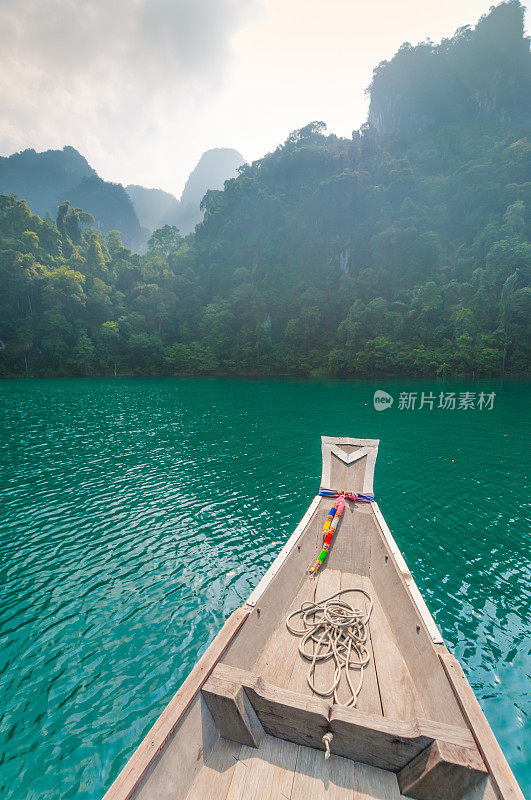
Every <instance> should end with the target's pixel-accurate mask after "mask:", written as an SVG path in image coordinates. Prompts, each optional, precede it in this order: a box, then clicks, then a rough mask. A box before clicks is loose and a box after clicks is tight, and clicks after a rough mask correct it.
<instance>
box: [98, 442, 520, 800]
mask: <svg viewBox="0 0 531 800" xmlns="http://www.w3.org/2000/svg"><path fill="white" fill-rule="evenodd" d="M322 447H323V475H322V480H321V484H322V485H323V486H327V487H329V486H332V487H334V486H342V487H347V490H348V491H354V492H364V493H367V492H368V493H371V492H372V474H373V471H374V463H375V459H376V452H377V447H378V442H377V441H373V440H365V439H355V440H354V439H331V438H330V437H324V438H323V440H322ZM330 505H331V504H330V498H328V497H327V498H323V497H321V498H319V497H316V498H314V500H313V501H312V503H311V504H310V507H309V508H308V511H307V512H306V514H305V515H304V517H303V518H302V520H301V522H300V523H299V525H298V526H297V528H296V529H295V531H294V533H293V534H292V536H291V537H290V538H289V540H288V541H287V542H286V544H285V545H284V547H283V548H282V549H281V551H280V552H279V554H278V556H277V558H276V559H275V561H274V563H273V564H272V565H271V567H270V569H269V570H268V571H267V573H266V575H264V577H263V578H262V580H261V581H260V583H259V584H258V585H257V586H256V588H255V589H254V591H253V592H252V593H251V595H250V596H249V598H248V599H247V601H246V603H245V605H244V606H242V607H241V608H240V609H237V610H236V611H234V613H233V614H232V615H231V617H230V618H229V619H228V620H227V622H226V624H225V626H224V627H223V629H222V631H221V632H220V633H219V634H218V636H217V637H216V639H215V640H214V641H213V642H212V644H211V645H210V647H209V648H208V650H207V651H206V653H205V654H204V655H203V656H202V657H201V659H200V660H199V662H198V663H197V665H196V666H195V667H194V669H193V670H192V672H191V674H190V675H189V677H188V678H187V679H186V681H185V682H184V683H183V685H182V686H181V688H180V689H179V690H178V691H177V692H176V694H175V695H174V697H173V698H172V700H171V701H170V703H169V704H168V706H167V707H166V709H165V710H164V712H163V713H162V715H161V716H160V717H159V719H158V720H157V721H156V722H155V724H154V726H153V728H152V729H151V731H150V732H149V733H148V734H147V736H146V737H145V739H144V740H143V742H142V743H141V745H140V746H139V748H138V749H137V751H136V752H135V754H134V755H133V756H132V757H131V759H130V760H129V762H128V763H127V765H126V766H125V768H124V769H123V770H122V772H121V773H120V775H119V776H118V778H117V779H116V781H115V782H114V784H113V786H112V787H111V788H110V789H109V791H108V793H107V795H106V797H105V800H133V798H134V800H321V798H323V800H324V798H327V800H347V799H348V800H400V798H402V796H403V795H407V796H408V797H412V798H417V799H418V800H465V798H466V800H495V798H496V797H500V798H503V800H523V795H522V793H521V792H520V790H519V788H518V786H517V784H516V782H515V780H514V778H513V776H512V774H511V772H510V769H509V766H508V765H507V762H506V761H505V759H504V758H503V755H502V753H501V750H500V748H499V745H498V743H497V742H496V740H495V737H494V735H493V734H492V731H491V730H490V728H489V726H488V723H487V722H486V720H485V718H484V716H483V714H482V712H481V709H480V708H479V705H478V703H477V700H476V698H475V697H474V695H473V692H472V689H471V688H470V686H469V684H468V683H467V681H466V677H465V675H464V674H463V672H462V670H461V668H460V667H459V664H458V662H457V661H456V659H455V658H454V656H452V655H451V654H450V653H449V652H448V650H447V649H446V647H445V646H444V643H443V640H442V637H441V635H440V632H439V631H438V629H437V627H436V625H435V622H434V620H433V618H432V617H431V615H430V613H429V611H428V609H427V608H426V604H425V603H424V600H423V599H422V597H421V595H420V592H419V590H418V588H417V586H416V584H415V582H414V580H413V578H412V576H411V573H410V572H409V570H408V568H407V565H406V563H405V561H404V559H403V556H402V554H401V553H400V551H399V549H398V547H397V545H396V542H395V541H394V539H393V537H392V535H391V532H390V531H389V529H388V527H387V525H386V523H385V520H384V519H383V516H382V514H381V512H380V510H379V508H378V506H377V504H376V503H375V502H372V503H370V504H368V503H357V502H349V503H347V505H346V507H345V510H344V512H343V515H342V518H341V524H340V527H339V529H338V533H337V534H336V535H335V536H334V540H333V544H332V547H331V548H330V552H329V554H328V557H327V559H326V562H325V565H324V566H323V568H322V569H321V570H320V571H319V573H318V574H317V576H316V578H315V580H311V581H310V580H308V567H309V566H310V564H312V563H313V560H314V559H315V556H316V554H317V553H318V552H319V551H320V549H321V547H322V541H323V533H322V531H323V523H324V521H325V519H326V518H327V515H328V513H329V510H330ZM345 589H363V590H364V591H365V592H368V593H369V595H370V596H371V598H372V602H373V608H372V613H371V616H370V620H369V624H368V640H367V642H366V646H367V649H368V651H369V662H368V664H367V666H366V667H365V669H364V672H363V683H362V688H361V691H360V693H359V695H358V698H357V702H356V707H355V708H344V707H343V706H342V705H341V703H343V704H344V703H345V702H346V700H347V698H348V696H349V690H348V688H347V686H346V685H344V684H346V681H345V678H344V675H343V676H342V682H343V685H342V686H340V690H339V700H340V705H338V704H336V703H334V701H333V699H332V698H331V697H330V696H327V697H322V696H320V695H318V694H317V693H316V692H314V691H313V690H312V688H311V687H310V685H309V683H308V670H309V667H310V662H309V661H308V660H307V659H304V658H303V657H302V656H301V655H300V652H299V644H300V641H301V639H300V637H299V636H297V635H295V634H293V633H291V632H290V631H289V630H288V628H287V626H286V617H287V615H288V614H290V613H291V612H293V611H297V610H299V609H300V607H301V605H302V603H303V602H305V601H315V602H321V601H323V600H325V599H327V598H329V597H330V596H331V595H334V594H335V593H337V592H338V591H340V590H345ZM358 598H359V600H356V599H354V597H353V595H350V596H347V598H345V599H347V600H348V601H349V602H353V603H354V605H355V606H358V607H360V606H361V607H364V608H365V610H367V604H368V603H369V600H368V599H367V598H366V597H364V596H363V595H362V594H360V595H358ZM294 623H295V627H299V623H298V622H297V618H295V619H294ZM333 672H334V665H333V663H332V660H329V661H328V662H324V663H323V662H320V663H318V665H317V669H316V674H315V675H314V676H313V679H314V681H315V685H316V686H317V687H320V688H323V689H324V688H326V687H330V686H331V684H332V682H333ZM352 677H353V683H354V685H357V683H358V680H357V679H358V677H359V673H357V672H355V673H354V675H353V676H352ZM325 735H330V737H331V738H330V739H329V743H330V749H331V751H332V755H331V757H330V758H329V760H328V761H327V760H325V757H324V744H323V741H324V736H325ZM487 766H488V770H487Z"/></svg>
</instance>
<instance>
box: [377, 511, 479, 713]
mask: <svg viewBox="0 0 531 800" xmlns="http://www.w3.org/2000/svg"><path fill="white" fill-rule="evenodd" d="M371 505H372V504H371ZM370 571H371V575H370V577H371V581H372V585H373V586H374V590H375V592H376V593H377V595H378V598H379V600H380V603H381V605H382V608H383V610H384V612H385V614H386V616H387V619H388V622H389V626H390V628H391V629H392V631H393V634H394V636H395V638H396V641H397V642H398V643H399V645H400V652H401V654H402V657H403V659H404V661H405V663H406V666H407V668H408V670H409V673H410V675H411V679H412V681H413V685H414V687H415V692H416V694H417V696H418V697H419V699H420V702H421V704H422V706H423V708H424V709H425V714H426V716H427V717H429V718H430V719H433V720H436V721H437V722H444V723H446V724H448V725H460V726H462V727H463V728H464V727H466V722H465V719H464V717H463V714H462V713H461V710H460V708H459V705H458V704H457V701H456V699H455V696H454V693H453V692H452V689H451V687H450V685H449V683H448V680H447V679H446V676H445V674H444V671H443V670H442V669H441V665H440V662H439V657H438V654H437V651H436V649H435V645H434V643H433V640H432V637H431V636H430V633H429V631H428V629H427V627H426V626H425V625H424V623H423V620H422V618H421V617H420V615H419V612H418V609H417V606H416V605H415V603H414V602H413V599H412V597H411V593H410V591H409V589H408V586H407V585H406V583H405V581H404V577H403V575H402V573H401V571H400V570H399V569H398V566H397V564H396V561H395V558H394V557H393V554H392V553H391V551H390V550H389V547H388V545H387V543H386V541H385V539H384V538H383V536H377V537H375V538H374V540H373V542H372V544H371V570H370Z"/></svg>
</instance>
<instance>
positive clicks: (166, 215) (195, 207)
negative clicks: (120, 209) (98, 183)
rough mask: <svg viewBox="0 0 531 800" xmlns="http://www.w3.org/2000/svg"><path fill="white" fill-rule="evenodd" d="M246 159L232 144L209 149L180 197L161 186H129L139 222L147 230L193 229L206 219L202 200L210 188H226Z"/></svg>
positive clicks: (187, 230)
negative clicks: (151, 187) (167, 227)
mask: <svg viewBox="0 0 531 800" xmlns="http://www.w3.org/2000/svg"><path fill="white" fill-rule="evenodd" d="M245 163H246V162H245V159H244V157H243V156H242V155H241V153H238V151H237V150H233V149H232V148H229V147H216V148H214V149H212V150H207V151H206V152H205V153H203V155H202V156H201V158H200V159H199V161H198V163H197V165H196V167H195V168H194V169H193V170H192V172H191V173H190V176H189V178H188V180H187V181H186V184H185V187H184V189H183V193H182V195H181V199H180V201H179V200H177V198H175V197H174V196H173V195H172V194H169V193H168V192H163V191H161V190H160V189H145V188H144V187H142V186H135V185H130V186H127V187H126V189H127V193H128V194H129V197H130V198H131V201H132V203H133V205H134V207H135V211H136V214H137V216H138V218H139V220H140V224H141V225H142V227H143V228H146V229H147V230H148V231H150V232H151V231H154V230H156V229H157V228H162V227H163V226H164V225H174V226H175V227H176V228H178V229H179V231H180V232H181V233H182V234H187V233H191V232H192V231H193V230H194V228H195V226H196V225H197V223H198V222H201V220H202V219H203V212H202V211H201V201H202V199H203V197H204V196H205V194H206V193H207V191H209V190H210V189H223V184H224V183H225V181H226V180H229V179H230V178H234V177H236V175H237V174H238V167H241V166H242V164H245Z"/></svg>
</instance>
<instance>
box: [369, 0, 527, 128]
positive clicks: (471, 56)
mask: <svg viewBox="0 0 531 800" xmlns="http://www.w3.org/2000/svg"><path fill="white" fill-rule="evenodd" d="M370 98H371V101H370V110H369V123H370V125H371V126H372V127H374V129H375V130H376V131H378V133H383V134H389V135H394V136H416V135H417V134H419V133H422V132H423V131H431V130H434V129H435V128H436V127H439V128H440V127H442V126H446V125H460V126H462V125H464V124H467V123H468V124H470V123H474V122H475V121H481V122H482V123H484V124H488V123H494V124H495V123H496V122H511V121H512V122H518V121H525V120H527V121H528V122H529V117H530V111H531V54H530V52H529V38H528V37H526V36H523V35H522V7H521V5H520V3H519V2H517V0H510V2H507V3H502V4H500V5H499V6H496V7H495V8H491V10H490V13H489V14H486V15H485V16H483V17H482V18H481V19H480V20H479V22H478V24H477V25H476V26H475V27H474V28H473V27H472V26H470V25H465V26H464V27H462V28H460V29H459V30H458V31H457V32H456V34H455V36H453V37H452V38H451V39H443V41H442V42H440V44H434V43H433V42H431V41H429V40H428V41H426V42H422V43H421V44H419V45H417V46H416V47H412V46H411V45H410V44H409V43H406V44H403V45H402V47H401V48H400V50H399V51H398V53H397V54H396V55H395V56H394V57H393V58H392V59H391V60H390V61H383V62H382V63H381V64H379V66H378V67H377V68H376V69H375V70H374V75H373V81H372V84H371V87H370Z"/></svg>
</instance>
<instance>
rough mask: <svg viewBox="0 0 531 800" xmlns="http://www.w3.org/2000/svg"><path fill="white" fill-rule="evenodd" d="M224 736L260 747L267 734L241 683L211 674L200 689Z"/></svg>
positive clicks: (250, 745)
mask: <svg viewBox="0 0 531 800" xmlns="http://www.w3.org/2000/svg"><path fill="white" fill-rule="evenodd" d="M201 692H202V694H203V697H204V698H205V701H206V704H207V706H208V708H209V711H210V713H211V714H212V718H213V720H214V722H215V723H216V727H217V729H218V731H219V733H220V735H221V736H223V737H224V738H225V739H230V740H231V741H233V742H240V743H241V744H245V745H248V746H249V747H258V745H259V744H260V741H261V740H262V738H263V735H264V729H263V728H262V726H261V724H260V722H259V721H258V718H257V716H256V714H255V711H254V709H253V707H252V706H251V704H250V702H249V700H248V699H247V695H246V694H245V692H244V690H243V687H242V686H241V684H239V683H236V682H235V681H231V680H227V679H226V678H220V677H219V676H216V675H215V674H214V675H211V676H210V677H209V679H208V680H207V681H206V683H205V684H204V686H203V688H202V690H201Z"/></svg>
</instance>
